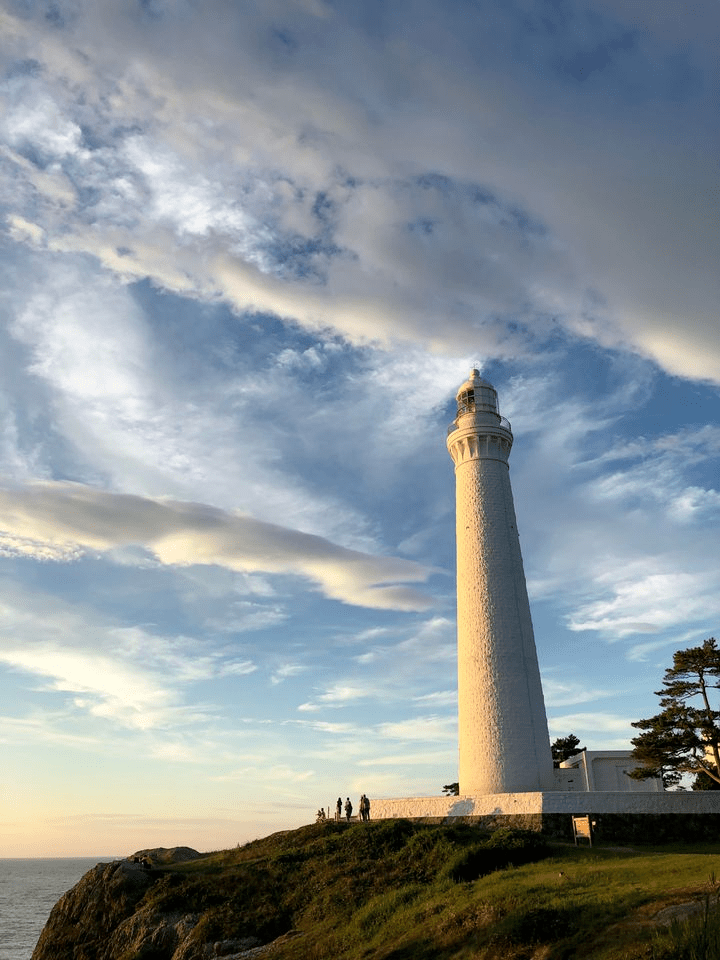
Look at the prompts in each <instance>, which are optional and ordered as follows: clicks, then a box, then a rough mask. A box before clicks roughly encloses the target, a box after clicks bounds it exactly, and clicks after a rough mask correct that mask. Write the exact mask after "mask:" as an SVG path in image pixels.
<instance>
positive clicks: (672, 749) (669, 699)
mask: <svg viewBox="0 0 720 960" xmlns="http://www.w3.org/2000/svg"><path fill="white" fill-rule="evenodd" d="M718 688H720V650H719V649H718V646H717V641H716V640H715V638H714V637H710V639H709V640H706V641H705V643H703V645H702V646H701V647H688V649H687V650H678V651H676V652H675V653H674V654H673V665H672V667H668V669H667V670H666V671H665V677H664V679H663V689H662V690H657V691H656V695H657V696H658V697H660V706H661V707H662V708H663V709H662V710H661V712H660V713H658V714H656V715H655V716H654V717H650V718H649V719H647V720H638V721H637V723H633V726H634V727H637V728H638V729H639V730H642V731H644V732H643V733H640V734H638V736H637V737H635V738H634V739H633V741H632V743H633V747H634V750H633V757H634V759H635V760H637V761H638V762H639V763H640V766H639V767H638V768H637V769H636V770H633V771H632V772H631V773H630V774H629V775H630V776H631V777H633V778H634V779H636V780H645V779H647V778H648V777H662V779H663V783H664V784H665V786H666V787H668V786H673V785H675V784H678V783H680V780H681V779H682V775H683V774H684V773H695V774H703V775H704V776H705V777H706V778H709V779H710V780H714V781H715V782H716V783H717V784H718V785H720V710H716V709H714V707H713V705H712V703H711V701H710V691H711V690H714V691H717V690H718ZM714 698H715V702H716V705H717V693H715V694H714ZM701 782H702V781H701ZM701 789H702V787H701Z"/></svg>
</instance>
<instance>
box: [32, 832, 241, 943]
mask: <svg viewBox="0 0 720 960" xmlns="http://www.w3.org/2000/svg"><path fill="white" fill-rule="evenodd" d="M199 856H200V854H199V853H197V851H195V850H191V849H190V848H189V847H176V848H173V849H166V848H164V847H160V848H156V849H154V850H141V851H139V852H138V853H136V854H134V855H133V856H132V857H129V858H128V859H126V860H120V861H115V862H114V863H100V864H98V865H97V866H96V867H94V868H93V869H92V870H90V871H89V872H88V873H86V874H85V876H84V877H83V878H82V879H81V880H80V882H79V883H77V884H76V885H75V886H74V887H73V888H72V890H70V891H68V893H66V894H65V895H64V896H63V897H61V899H60V900H59V901H58V902H57V903H56V904H55V906H54V907H53V910H52V912H51V914H50V917H49V919H48V921H47V923H46V925H45V928H44V930H43V932H42V934H41V935H40V939H39V940H38V943H37V946H36V947H35V950H34V951H33V955H32V960H121V958H122V960H143V958H147V960H150V958H152V960H206V958H211V957H214V956H216V954H215V951H214V945H213V944H204V943H199V942H198V941H197V939H196V938H194V937H193V931H194V929H195V927H196V925H197V923H198V920H199V919H200V915H199V914H194V913H183V912H181V911H176V912H173V913H162V912H160V911H159V910H158V909H157V908H154V907H152V906H143V905H142V904H141V901H142V899H143V897H144V896H145V894H146V893H147V891H148V889H149V888H150V887H151V886H152V884H153V883H155V882H156V880H157V879H158V878H159V877H160V876H162V871H160V870H158V871H155V870H154V869H153V867H155V866H156V865H161V864H162V865H165V864H170V863H178V862H182V861H185V860H192V859H195V858H197V857H199ZM259 943H260V941H259V940H257V939H250V938H248V939H247V940H246V941H244V942H242V943H239V944H238V946H239V948H240V949H250V948H252V947H255V946H256V945H257V944H259ZM232 946H235V945H234V944H233V945H232ZM231 953H232V950H228V951H226V956H228V955H230V954H231Z"/></svg>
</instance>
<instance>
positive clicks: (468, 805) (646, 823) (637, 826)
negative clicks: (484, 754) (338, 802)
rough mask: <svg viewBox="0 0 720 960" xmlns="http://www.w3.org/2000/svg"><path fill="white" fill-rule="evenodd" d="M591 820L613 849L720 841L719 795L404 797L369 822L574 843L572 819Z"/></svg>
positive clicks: (378, 808)
mask: <svg viewBox="0 0 720 960" xmlns="http://www.w3.org/2000/svg"><path fill="white" fill-rule="evenodd" d="M573 815H574V816H584V815H588V816H590V818H591V820H592V821H593V824H594V830H595V837H596V838H597V839H599V840H611V841H613V842H616V843H665V842H669V841H678V840H680V841H702V840H708V841H709V840H720V792H718V793H714V792H713V791H698V792H697V793H692V792H688V793H673V792H669V793H662V794H657V793H654V794H653V793H580V792H578V793H560V792H558V793H510V794H508V793H503V794H492V795H488V796H483V797H402V798H393V799H375V800H372V802H371V816H372V818H373V820H382V819H391V818H392V819H396V818H406V819H410V820H423V821H426V822H430V823H448V822H466V823H475V824H477V825H478V826H482V827H483V828H485V829H497V828H498V827H502V826H507V827H514V828H517V829H523V830H537V831H542V832H543V833H545V834H547V835H548V836H552V837H556V838H558V839H565V840H567V839H572V819H571V818H572V816H573Z"/></svg>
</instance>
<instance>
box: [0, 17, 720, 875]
mask: <svg viewBox="0 0 720 960" xmlns="http://www.w3.org/2000/svg"><path fill="white" fill-rule="evenodd" d="M719 32H720V8H719V7H718V5H717V2H716V0H694V2H692V3H687V2H680V0H633V2H632V3H626V2H622V0H474V2H467V0H444V2H442V3H440V2H439V0H397V2H394V3H391V4H389V3H381V2H378V0H363V2H362V3H358V2H357V0H353V2H350V0H263V2H262V3H259V2H256V3H254V2H250V0H249V2H247V3H242V4H241V3H235V2H231V0H202V2H200V0H139V2H133V0H52V2H39V0H37V2H36V0H0V36H1V37H2V42H1V43H0V72H1V73H2V80H1V81H0V100H1V104H0V205H1V207H2V210H1V211H0V245H1V250H0V269H1V271H2V283H1V285H0V344H1V349H0V364H1V368H0V615H1V616H0V715H1V717H2V723H1V724H0V761H1V764H2V771H3V776H2V780H3V789H2V791H1V792H0V856H72V855H77V856H80V855H88V856H93V855H96V854H97V855H113V854H116V855H126V854H129V853H131V852H133V851H134V850H138V849H141V848H143V847H154V846H175V845H179V844H184V845H189V846H192V847H195V848H196V849H199V850H212V849H217V848H223V847H228V846H234V845H235V844H236V843H242V842H244V841H246V840H249V839H253V838H255V837H259V836H264V835H266V834H267V833H270V832H272V831H274V830H280V829H289V828H292V827H295V826H299V825H300V824H303V823H308V822H310V821H312V820H313V819H314V816H315V812H316V810H317V809H318V808H319V807H320V806H325V807H327V806H328V805H329V804H333V803H334V801H335V799H336V798H337V796H339V795H341V796H342V797H343V798H345V797H346V796H350V797H351V798H352V800H353V802H354V803H355V805H356V806H357V800H358V798H359V796H360V794H361V793H363V792H365V793H367V794H368V795H369V796H371V797H381V796H386V797H387V796H390V797H392V796H396V797H403V796H428V795H436V794H440V793H441V791H442V787H443V785H444V784H446V783H449V782H452V781H454V780H456V779H457V708H456V699H457V686H456V656H455V631H456V624H455V558H454V551H455V546H454V476H453V466H452V462H451V460H450V458H449V456H448V453H447V450H446V448H445V435H446V430H447V426H448V424H449V423H450V422H451V421H452V419H453V417H454V415H455V404H454V397H455V393H456V391H457V389H458V387H459V385H460V384H461V383H462V382H463V381H464V380H465V378H466V377H467V375H468V372H469V370H470V368H471V367H473V366H477V367H478V368H479V369H480V370H481V372H482V374H483V376H484V377H485V378H487V379H488V380H490V381H491V382H492V383H493V384H494V385H495V387H496V388H497V390H498V394H499V402H500V411H501V413H502V414H503V415H504V416H506V417H507V418H508V419H509V420H510V421H511V423H512V429H513V433H514V437H515V443H514V447H513V451H512V455H511V458H510V475H511V481H512V485H513V492H514V497H515V506H516V511H517V515H518V525H519V531H520V540H521V545H522V549H523V557H524V563H525V572H526V576H527V581H528V589H529V593H530V600H531V607H532V612H533V621H534V626H535V634H536V642H537V648H538V657H539V661H540V666H541V672H542V677H543V686H544V691H545V699H546V707H547V713H548V721H549V727H550V735H551V738H555V737H561V736H567V735H569V734H571V733H574V734H575V735H577V736H578V737H579V738H580V739H581V742H582V743H583V744H584V745H585V746H587V747H588V748H589V749H603V748H604V749H624V748H628V747H629V744H630V738H631V737H632V736H633V734H634V731H633V728H632V727H631V723H632V721H634V720H638V719H641V718H643V717H647V716H650V715H652V714H653V713H655V712H657V710H658V701H657V698H656V697H655V695H654V693H653V691H655V690H657V689H658V688H659V686H660V682H661V680H662V676H663V673H664V670H665V668H666V667H668V666H669V665H670V664H671V662H672V654H673V652H674V651H675V650H677V649H680V648H682V647H687V646H690V645H696V644H699V643H701V642H702V641H703V640H705V639H706V638H707V637H709V636H713V635H714V636H720V632H719V631H720V564H719V563H718V544H719V543H720V471H719V469H718V467H719V464H720V323H719V322H718V304H719V303H720V274H719V272H718V262H719V260H720V217H719V210H720V175H719V174H720V168H719V159H720V123H719V121H718V115H719V114H718V103H719V102H720V71H719V69H718V60H717V45H718V33H719Z"/></svg>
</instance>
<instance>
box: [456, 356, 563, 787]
mask: <svg viewBox="0 0 720 960" xmlns="http://www.w3.org/2000/svg"><path fill="white" fill-rule="evenodd" d="M512 443H513V435H512V431H511V429H510V424H509V422H508V421H507V420H506V419H505V418H504V417H501V416H500V413H499V410H498V399H497V391H496V390H495V388H494V387H493V386H492V384H490V383H488V382H487V380H484V379H483V378H482V377H481V376H480V373H479V371H478V370H472V371H471V373H470V377H469V378H468V380H466V381H465V383H463V385H462V386H461V387H460V389H459V391H458V393H457V416H456V417H455V420H454V421H453V423H452V424H451V425H450V427H449V429H448V437H447V446H448V451H449V453H450V456H451V457H452V459H453V462H454V464H455V477H456V527H457V623H458V728H459V729H458V747H459V783H460V794H461V795H462V796H482V795H483V794H507V793H521V792H527V791H543V790H552V789H553V764H552V757H551V753H550V738H549V736H548V726H547V717H546V714H545V703H544V700H543V692H542V685H541V682H540V670H539V667H538V660H537V652H536V649H535V638H534V635H533V627H532V620H531V618H530V604H529V602H528V596H527V588H526V585H525V573H524V570H523V562H522V555H521V553H520V540H519V537H518V530H517V521H516V519H515V508H514V505H513V496H512V489H511V487H510V471H509V466H508V458H509V456H510V450H511V448H512Z"/></svg>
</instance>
